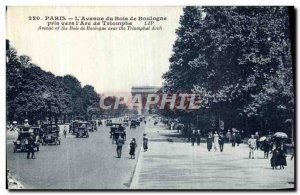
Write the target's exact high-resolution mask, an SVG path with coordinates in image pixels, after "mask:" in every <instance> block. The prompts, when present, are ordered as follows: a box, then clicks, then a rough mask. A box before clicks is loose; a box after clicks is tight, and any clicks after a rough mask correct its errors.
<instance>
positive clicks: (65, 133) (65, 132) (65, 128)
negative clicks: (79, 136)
mask: <svg viewBox="0 0 300 195" xmlns="http://www.w3.org/2000/svg"><path fill="white" fill-rule="evenodd" d="M63 133H64V138H66V137H67V127H66V126H64V132H63Z"/></svg>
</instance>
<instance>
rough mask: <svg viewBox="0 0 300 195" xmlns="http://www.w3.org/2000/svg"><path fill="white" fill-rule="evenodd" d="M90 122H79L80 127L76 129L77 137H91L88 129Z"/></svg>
mask: <svg viewBox="0 0 300 195" xmlns="http://www.w3.org/2000/svg"><path fill="white" fill-rule="evenodd" d="M88 124H89V123H88V122H79V123H78V128H77V131H76V138H79V137H86V138H88V137H89V131H88Z"/></svg>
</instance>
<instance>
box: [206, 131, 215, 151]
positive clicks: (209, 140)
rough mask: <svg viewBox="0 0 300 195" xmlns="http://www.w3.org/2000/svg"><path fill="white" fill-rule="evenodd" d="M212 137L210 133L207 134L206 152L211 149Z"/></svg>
mask: <svg viewBox="0 0 300 195" xmlns="http://www.w3.org/2000/svg"><path fill="white" fill-rule="evenodd" d="M213 139H214V138H213V135H212V132H209V133H208V137H207V150H208V151H210V150H211V149H212V144H213Z"/></svg>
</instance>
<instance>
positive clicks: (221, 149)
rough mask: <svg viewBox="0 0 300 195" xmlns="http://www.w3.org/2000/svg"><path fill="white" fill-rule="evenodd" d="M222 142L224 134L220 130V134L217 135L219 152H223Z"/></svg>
mask: <svg viewBox="0 0 300 195" xmlns="http://www.w3.org/2000/svg"><path fill="white" fill-rule="evenodd" d="M224 142H225V136H224V134H223V133H222V132H220V135H219V145H220V152H223V149H224Z"/></svg>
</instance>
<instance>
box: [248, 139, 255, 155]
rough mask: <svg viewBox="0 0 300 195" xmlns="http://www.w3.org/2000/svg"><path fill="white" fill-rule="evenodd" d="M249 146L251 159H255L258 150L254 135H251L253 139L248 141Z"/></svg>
mask: <svg viewBox="0 0 300 195" xmlns="http://www.w3.org/2000/svg"><path fill="white" fill-rule="evenodd" d="M248 145H249V159H250V158H251V157H252V159H254V150H256V147H257V146H256V145H257V144H256V139H255V138H254V135H251V138H250V139H249V140H248Z"/></svg>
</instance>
